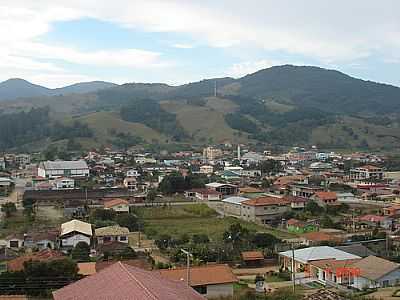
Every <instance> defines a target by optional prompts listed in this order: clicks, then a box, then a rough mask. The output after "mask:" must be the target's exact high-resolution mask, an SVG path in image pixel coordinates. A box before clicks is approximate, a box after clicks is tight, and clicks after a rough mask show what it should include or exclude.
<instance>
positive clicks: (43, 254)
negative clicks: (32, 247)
mask: <svg viewBox="0 0 400 300" xmlns="http://www.w3.org/2000/svg"><path fill="white" fill-rule="evenodd" d="M63 258H65V256H64V255H63V254H62V253H61V252H60V251H56V250H52V249H43V250H41V251H39V252H33V253H30V254H25V255H22V256H19V257H17V258H15V259H12V260H10V261H8V262H7V271H9V272H18V271H23V270H24V263H25V262H28V261H52V260H57V259H63Z"/></svg>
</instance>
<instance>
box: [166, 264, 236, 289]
mask: <svg viewBox="0 0 400 300" xmlns="http://www.w3.org/2000/svg"><path fill="white" fill-rule="evenodd" d="M186 270H187V269H186V268H177V269H170V270H160V271H158V272H159V273H160V274H161V276H163V277H165V278H168V279H170V280H176V281H186ZM233 282H237V278H236V276H235V275H234V274H233V273H232V270H231V268H230V267H229V266H227V265H206V266H201V267H192V268H190V285H191V286H199V285H211V284H221V283H233Z"/></svg>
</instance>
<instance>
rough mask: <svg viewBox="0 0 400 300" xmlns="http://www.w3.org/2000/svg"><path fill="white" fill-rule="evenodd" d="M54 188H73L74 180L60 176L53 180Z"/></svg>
mask: <svg viewBox="0 0 400 300" xmlns="http://www.w3.org/2000/svg"><path fill="white" fill-rule="evenodd" d="M54 186H55V189H56V190H70V189H73V188H75V180H74V179H72V178H66V177H61V178H57V179H55V180H54Z"/></svg>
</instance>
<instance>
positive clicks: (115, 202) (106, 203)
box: [104, 198, 129, 208]
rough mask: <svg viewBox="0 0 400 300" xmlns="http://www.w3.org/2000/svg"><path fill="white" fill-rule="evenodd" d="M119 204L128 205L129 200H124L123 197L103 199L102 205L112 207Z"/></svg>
mask: <svg viewBox="0 0 400 300" xmlns="http://www.w3.org/2000/svg"><path fill="white" fill-rule="evenodd" d="M120 204H127V205H128V204H129V202H128V201H126V200H124V199H120V198H116V199H111V200H107V201H104V207H105V208H110V207H113V206H115V205H120Z"/></svg>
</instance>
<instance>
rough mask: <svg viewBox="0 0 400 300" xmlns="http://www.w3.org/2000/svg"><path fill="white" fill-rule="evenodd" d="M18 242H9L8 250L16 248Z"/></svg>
mask: <svg viewBox="0 0 400 300" xmlns="http://www.w3.org/2000/svg"><path fill="white" fill-rule="evenodd" d="M18 247H19V242H18V241H10V248H18Z"/></svg>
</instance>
